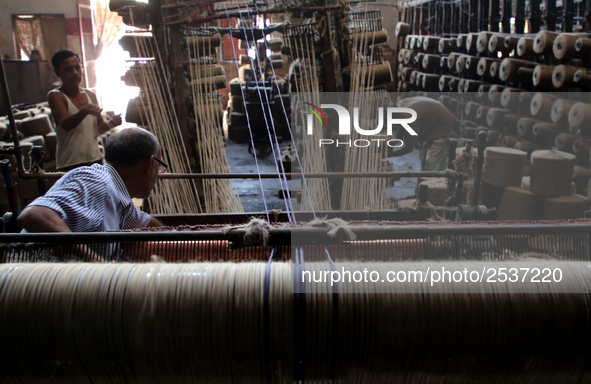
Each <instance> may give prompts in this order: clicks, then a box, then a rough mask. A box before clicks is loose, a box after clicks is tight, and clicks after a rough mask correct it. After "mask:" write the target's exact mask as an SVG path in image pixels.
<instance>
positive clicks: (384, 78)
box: [359, 61, 418, 86]
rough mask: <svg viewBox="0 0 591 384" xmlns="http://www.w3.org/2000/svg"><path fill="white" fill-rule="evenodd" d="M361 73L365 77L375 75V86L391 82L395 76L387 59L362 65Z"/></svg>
mask: <svg viewBox="0 0 591 384" xmlns="http://www.w3.org/2000/svg"><path fill="white" fill-rule="evenodd" d="M359 74H360V76H361V77H362V78H364V79H369V78H370V77H373V85H374V86H378V85H381V84H386V83H390V82H392V81H393V80H394V77H393V76H392V68H391V67H390V63H389V62H387V61H384V62H383V63H381V64H374V65H370V66H365V67H362V68H361V70H360V72H359ZM417 85H418V84H417Z"/></svg>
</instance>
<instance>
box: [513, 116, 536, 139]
mask: <svg viewBox="0 0 591 384" xmlns="http://www.w3.org/2000/svg"><path fill="white" fill-rule="evenodd" d="M538 123H541V121H539V120H536V119H532V118H530V117H523V118H521V119H519V120H518V121H517V133H518V134H519V136H521V137H525V138H527V139H528V140H532V139H533V137H534V133H533V128H534V125H536V124H538Z"/></svg>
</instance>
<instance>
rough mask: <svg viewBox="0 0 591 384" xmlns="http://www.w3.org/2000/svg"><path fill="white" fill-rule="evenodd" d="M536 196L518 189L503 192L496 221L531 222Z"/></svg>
mask: <svg viewBox="0 0 591 384" xmlns="http://www.w3.org/2000/svg"><path fill="white" fill-rule="evenodd" d="M535 204H536V195H534V194H533V193H531V192H530V191H528V190H526V189H522V188H519V187H506V188H505V189H504V190H503V197H502V199H501V206H500V207H499V213H498V215H497V219H498V220H531V219H533V218H534V214H535Z"/></svg>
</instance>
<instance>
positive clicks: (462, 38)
mask: <svg viewBox="0 0 591 384" xmlns="http://www.w3.org/2000/svg"><path fill="white" fill-rule="evenodd" d="M467 38H468V34H466V33H460V34H459V35H458V37H456V47H458V48H464V47H465V46H466V39H467Z"/></svg>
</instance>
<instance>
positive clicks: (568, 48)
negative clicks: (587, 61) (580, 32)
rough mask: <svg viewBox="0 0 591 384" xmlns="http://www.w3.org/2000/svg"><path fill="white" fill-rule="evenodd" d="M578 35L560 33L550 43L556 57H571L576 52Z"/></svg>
mask: <svg viewBox="0 0 591 384" xmlns="http://www.w3.org/2000/svg"><path fill="white" fill-rule="evenodd" d="M579 38H580V37H579V36H577V35H570V34H567V33H561V34H560V35H558V37H556V39H555V40H554V43H553V45H552V52H553V53H554V57H556V58H557V59H564V58H572V57H573V56H575V55H576V54H577V50H576V47H575V45H576V43H577V40H579Z"/></svg>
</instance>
